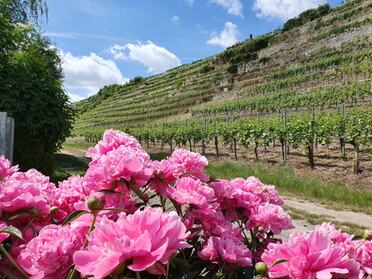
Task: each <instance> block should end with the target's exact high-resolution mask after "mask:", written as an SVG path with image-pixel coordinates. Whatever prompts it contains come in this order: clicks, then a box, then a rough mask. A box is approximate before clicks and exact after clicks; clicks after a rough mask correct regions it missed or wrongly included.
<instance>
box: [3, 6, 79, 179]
mask: <svg viewBox="0 0 372 279" xmlns="http://www.w3.org/2000/svg"><path fill="white" fill-rule="evenodd" d="M42 4H43V3H42V1H21V0H16V1H9V0H0V11H1V12H0V30H1V31H0V36H1V38H4V39H3V40H0V95H1V97H0V111H6V112H7V113H8V114H9V115H10V116H12V117H13V118H15V139H14V163H15V164H19V165H20V167H21V169H24V170H26V169H29V168H37V169H38V170H40V171H42V172H44V173H47V174H51V172H52V171H53V164H52V161H51V160H52V153H53V152H55V151H57V150H58V149H59V148H60V146H61V144H62V142H63V141H64V140H65V138H66V137H67V136H69V134H70V131H71V129H72V124H73V116H74V114H73V111H72V109H71V108H70V107H69V105H68V97H67V94H66V92H65V91H64V89H63V86H62V78H63V73H62V68H61V59H60V57H59V54H58V51H57V50H56V49H55V48H53V47H52V46H51V44H50V42H49V41H48V40H47V39H46V38H44V37H42V36H41V35H40V33H39V32H38V31H37V29H36V28H35V27H34V26H33V25H31V23H22V21H26V20H28V18H29V16H31V17H32V18H33V19H34V18H35V17H36V18H37V17H38V13H40V12H43V13H44V9H45V7H44V6H42V7H43V9H42V10H40V9H39V8H38V7H41V6H40V5H42ZM35 5H36V6H35ZM38 5H39V6H38ZM35 9H37V10H35ZM19 20H20V22H19Z"/></svg>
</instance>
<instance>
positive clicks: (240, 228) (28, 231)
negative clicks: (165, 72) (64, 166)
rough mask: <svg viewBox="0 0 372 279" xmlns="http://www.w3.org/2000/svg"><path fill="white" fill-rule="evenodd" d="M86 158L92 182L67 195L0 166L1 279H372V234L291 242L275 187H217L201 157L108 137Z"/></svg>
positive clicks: (33, 175) (79, 179)
mask: <svg viewBox="0 0 372 279" xmlns="http://www.w3.org/2000/svg"><path fill="white" fill-rule="evenodd" d="M87 157H90V158H91V159H92V161H91V163H90V164H89V168H88V170H87V172H86V175H84V176H73V177H70V178H69V179H67V180H66V181H63V182H60V183H59V185H58V186H56V185H55V184H53V183H51V182H50V181H49V178H48V177H46V176H44V175H42V174H41V173H39V172H38V171H36V170H29V171H27V172H20V171H18V167H17V166H15V167H11V164H10V162H9V161H8V160H7V159H5V157H4V156H1V157H0V248H1V250H3V253H4V256H3V254H2V255H1V258H0V266H1V267H0V276H8V275H9V274H14V276H13V275H12V277H17V276H23V277H29V278H33V279H39V278H50V279H52V278H57V279H58V278H61V279H62V278H66V276H69V278H77V277H78V278H97V279H99V278H106V277H108V276H112V277H113V278H133V277H136V278H140V277H141V276H142V277H143V278H148V277H150V278H153V277H151V276H154V275H156V276H158V275H160V276H161V275H165V276H167V277H169V278H172V276H173V275H174V277H176V276H178V277H180V276H184V277H194V278H196V277H203V278H221V276H222V277H223V276H227V277H230V278H249V274H250V271H249V270H250V269H248V268H247V267H252V266H253V265H254V264H255V263H257V262H259V266H260V270H262V266H263V267H264V268H263V270H264V271H263V272H264V274H262V275H257V276H261V277H258V278H264V277H267V278H269V277H270V278H282V277H289V278H362V277H363V276H365V275H367V274H371V273H372V252H371V251H372V242H371V236H370V235H371V233H370V231H368V232H367V233H366V237H365V239H364V240H360V241H354V240H353V236H350V235H348V234H345V233H342V232H341V231H339V230H336V228H335V227H334V226H332V225H330V224H323V225H322V226H319V227H317V229H316V231H314V232H310V233H308V234H305V233H299V234H293V235H292V236H291V238H290V239H289V240H288V241H282V240H280V239H279V238H278V235H280V234H281V232H282V231H283V230H286V229H291V228H293V227H294V226H293V223H292V220H291V218H290V217H289V216H288V215H287V214H286V213H285V212H284V210H283V209H282V207H281V205H282V204H284V201H283V200H282V199H281V198H280V197H279V194H278V192H277V191H276V190H275V187H274V186H272V185H265V184H263V183H262V182H261V181H259V180H258V179H257V178H255V177H248V178H247V179H243V178H236V179H233V180H231V181H229V180H223V179H221V180H216V179H209V177H208V176H207V175H206V173H205V167H206V166H207V165H208V161H207V159H206V158H205V157H204V156H201V155H200V154H197V153H193V152H189V151H186V150H182V149H176V150H175V151H174V152H173V154H172V155H171V156H170V157H168V158H167V159H165V160H162V161H153V160H151V159H150V156H149V155H148V154H147V153H146V152H145V151H144V150H143V149H142V147H141V145H140V144H139V142H138V141H137V140H136V139H135V138H134V137H132V136H129V135H127V134H125V133H123V132H120V131H116V130H107V131H106V132H105V133H104V135H103V139H102V140H101V141H100V142H98V144H97V145H96V146H95V147H94V148H90V149H89V150H88V153H87ZM278 260H279V262H278ZM257 272H258V273H259V271H257ZM260 272H261V271H260Z"/></svg>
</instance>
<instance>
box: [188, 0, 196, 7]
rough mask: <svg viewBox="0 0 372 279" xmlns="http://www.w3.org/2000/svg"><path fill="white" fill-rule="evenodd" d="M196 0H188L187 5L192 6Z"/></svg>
mask: <svg viewBox="0 0 372 279" xmlns="http://www.w3.org/2000/svg"><path fill="white" fill-rule="evenodd" d="M194 2H195V0H186V3H187V5H189V6H192V5H193V4H194Z"/></svg>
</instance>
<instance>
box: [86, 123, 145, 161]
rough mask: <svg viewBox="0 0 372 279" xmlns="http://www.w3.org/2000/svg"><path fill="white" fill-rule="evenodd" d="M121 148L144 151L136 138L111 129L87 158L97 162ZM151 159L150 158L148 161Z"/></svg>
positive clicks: (89, 151) (91, 149) (90, 150)
mask: <svg viewBox="0 0 372 279" xmlns="http://www.w3.org/2000/svg"><path fill="white" fill-rule="evenodd" d="M120 146H125V147H129V148H130V149H133V150H142V147H141V145H140V144H139V142H138V141H137V139H136V138H134V137H132V136H130V135H128V134H126V133H124V132H121V131H118V130H112V129H111V130H106V131H105V132H104V133H103V139H102V140H100V141H99V142H98V143H97V144H96V146H95V147H90V148H89V149H88V152H87V154H86V157H89V158H92V159H93V160H96V159H98V158H99V157H101V155H106V154H107V153H108V152H109V151H111V150H114V149H117V148H118V147H120ZM147 156H148V155H147ZM149 159H150V157H148V160H149Z"/></svg>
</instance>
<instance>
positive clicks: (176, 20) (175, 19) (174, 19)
mask: <svg viewBox="0 0 372 279" xmlns="http://www.w3.org/2000/svg"><path fill="white" fill-rule="evenodd" d="M171 21H172V22H173V23H177V22H179V21H180V17H179V16H174V17H172V18H171Z"/></svg>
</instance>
